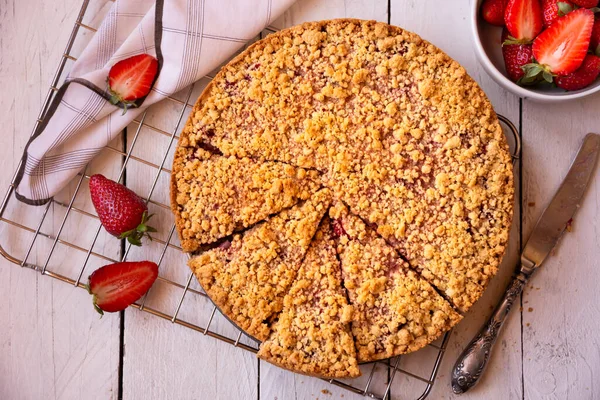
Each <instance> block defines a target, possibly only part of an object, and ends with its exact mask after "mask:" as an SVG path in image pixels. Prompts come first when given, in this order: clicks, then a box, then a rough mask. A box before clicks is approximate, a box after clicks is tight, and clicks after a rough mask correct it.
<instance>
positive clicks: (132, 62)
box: [108, 54, 158, 114]
mask: <svg viewBox="0 0 600 400" xmlns="http://www.w3.org/2000/svg"><path fill="white" fill-rule="evenodd" d="M157 71H158V60H157V59H156V58H154V57H152V56H151V55H149V54H139V55H137V56H133V57H129V58H127V59H125V60H122V61H119V62H118V63H116V64H115V65H113V66H112V68H111V69H110V71H109V73H108V92H109V93H110V95H111V99H110V102H111V103H112V104H115V105H116V104H123V114H125V113H126V112H127V107H137V106H138V103H136V100H138V99H141V98H143V97H145V96H146V95H148V93H150V89H151V88H152V84H153V83H154V78H155V77H156V73H157Z"/></svg>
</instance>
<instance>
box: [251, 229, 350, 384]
mask: <svg viewBox="0 0 600 400" xmlns="http://www.w3.org/2000/svg"><path fill="white" fill-rule="evenodd" d="M351 320H352V306H350V305H349V304H348V301H347V300H346V294H345V291H344V289H343V287H342V283H341V269H340V263H339V261H338V259H337V255H336V250H335V242H334V241H333V237H332V232H331V228H330V221H329V219H327V218H326V219H325V220H323V222H322V223H321V227H320V228H319V230H318V231H317V234H316V236H315V239H314V240H313V242H312V243H311V246H310V248H309V250H308V253H307V254H306V258H305V259H304V262H303V263H302V266H301V267H300V270H299V272H298V277H297V278H296V281H295V282H294V284H293V285H292V287H291V289H290V291H289V293H288V294H287V295H286V296H285V299H284V303H283V311H282V312H281V313H280V314H279V319H278V320H277V322H276V323H275V325H274V328H273V332H272V333H271V336H270V337H269V339H268V340H267V341H265V342H264V343H262V344H261V346H260V349H259V352H258V357H260V358H262V359H263V360H266V361H269V362H270V363H273V364H275V365H278V366H280V367H282V368H286V369H289V370H292V371H295V372H300V373H304V374H307V375H312V376H320V377H323V378H350V377H357V376H360V370H359V369H358V363H357V361H356V350H355V348H354V341H353V339H352V335H351V333H350V322H351Z"/></svg>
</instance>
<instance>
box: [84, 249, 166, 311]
mask: <svg viewBox="0 0 600 400" xmlns="http://www.w3.org/2000/svg"><path fill="white" fill-rule="evenodd" d="M157 277H158V265H156V264H155V263H153V262H150V261H129V262H118V263H114V264H109V265H105V266H104V267H101V268H98V269H97V270H96V271H94V272H93V273H92V274H91V275H90V277H89V279H88V284H87V286H86V288H87V290H88V292H89V293H90V294H91V295H92V296H93V301H94V308H95V309H96V311H98V313H100V315H104V313H105V312H117V311H122V310H124V309H126V308H127V307H128V306H129V305H131V304H133V303H134V302H136V301H137V300H139V299H140V298H141V297H142V296H143V295H144V293H146V292H147V291H148V289H150V287H151V286H152V284H153V283H154V281H155V280H156V278H157Z"/></svg>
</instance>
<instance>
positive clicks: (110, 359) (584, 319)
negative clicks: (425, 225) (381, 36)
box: [0, 0, 600, 400]
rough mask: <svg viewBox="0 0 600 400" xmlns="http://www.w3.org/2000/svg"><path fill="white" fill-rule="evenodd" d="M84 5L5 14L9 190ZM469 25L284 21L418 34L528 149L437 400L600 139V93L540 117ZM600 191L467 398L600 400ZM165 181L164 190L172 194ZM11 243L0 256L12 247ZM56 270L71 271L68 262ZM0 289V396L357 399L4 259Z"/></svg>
mask: <svg viewBox="0 0 600 400" xmlns="http://www.w3.org/2000/svg"><path fill="white" fill-rule="evenodd" d="M79 3H80V0H63V1H61V2H56V1H44V2H40V1H35V0H20V1H19V0H2V1H1V2H0V88H1V89H0V90H1V91H2V94H1V95H0V127H2V132H1V133H0V160H1V165H2V173H1V177H0V189H1V190H2V193H4V190H5V188H6V187H7V186H8V184H9V182H10V179H11V177H12V173H13V171H14V169H15V168H16V165H17V163H18V160H19V158H20V156H21V152H22V150H23V147H24V145H25V143H26V141H27V138H28V136H29V133H30V129H31V127H32V124H33V122H34V120H35V118H37V115H38V112H39V109H40V106H41V104H42V102H43V100H44V96H45V93H46V90H47V87H48V83H49V82H50V79H51V77H52V74H53V72H54V68H55V65H56V62H57V60H58V59H59V58H60V56H61V55H62V50H63V48H64V44H65V43H66V40H67V38H68V35H69V33H70V30H71V27H72V23H73V21H74V20H75V17H76V15H77V12H78V10H79ZM468 13H469V4H468V2H467V1H465V0H445V1H440V0H391V1H389V2H388V0H298V3H297V4H296V5H295V6H294V7H293V8H292V9H291V10H289V11H288V12H287V13H286V14H285V15H284V16H283V18H282V19H281V20H280V21H279V25H281V26H286V25H293V24H297V23H300V22H303V21H307V20H315V19H325V18H335V17H357V18H363V19H376V20H380V21H386V22H390V23H392V24H395V25H399V26H401V27H404V28H406V29H409V30H412V31H414V32H416V33H418V34H420V35H421V36H422V37H424V38H425V39H428V40H430V41H431V42H433V43H434V44H436V45H437V46H439V47H440V48H442V49H443V50H445V51H446V52H447V53H448V54H449V55H450V56H452V57H453V58H455V59H456V60H458V61H459V62H460V63H461V64H462V65H464V66H465V67H466V69H467V70H468V72H469V73H470V74H471V76H473V78H474V79H475V80H477V81H478V82H479V83H480V85H481V86H482V87H483V89H484V90H485V91H486V93H487V94H488V96H489V97H490V99H491V101H492V103H493V104H494V106H495V108H496V110H497V112H499V113H501V114H504V115H505V116H507V117H509V118H510V119H511V120H512V121H514V122H515V124H517V125H518V126H520V129H521V135H522V141H523V152H522V164H521V169H520V170H519V168H518V167H517V169H516V175H517V176H520V177H521V178H520V188H519V187H517V194H518V195H517V208H516V216H515V220H514V227H513V233H512V240H511V246H510V250H509V252H508V254H507V256H506V260H505V263H504V267H503V269H502V270H501V273H500V274H499V276H497V277H496V278H494V280H493V281H492V283H491V286H490V288H489V290H488V291H487V292H486V294H485V296H484V298H483V299H482V300H481V301H479V302H478V303H477V305H476V306H475V307H474V308H473V309H472V310H471V311H470V312H469V314H468V315H467V317H466V318H465V320H464V322H462V323H461V324H460V325H459V326H458V327H457V328H456V329H455V330H454V333H453V334H452V337H451V339H450V342H449V346H448V351H447V353H446V356H445V358H444V361H443V363H442V367H441V370H440V373H439V376H438V380H437V382H436V384H435V386H434V389H433V392H432V393H431V395H430V398H432V399H446V398H454V397H455V396H453V395H452V394H451V390H450V386H449V372H450V368H451V366H452V365H453V363H454V361H455V359H456V356H457V355H458V354H459V353H460V351H461V349H462V348H463V347H464V346H465V345H466V343H467V342H468V341H469V340H470V338H471V337H472V335H473V334H474V333H475V332H476V331H477V330H478V329H479V327H480V325H481V324H482V323H483V321H484V320H485V319H486V318H487V317H488V316H489V314H490V312H491V308H492V305H493V304H495V303H496V301H497V300H498V298H499V296H500V295H501V293H502V292H503V290H504V287H505V285H506V284H507V282H508V279H509V278H510V275H511V273H512V266H513V265H515V263H516V259H517V254H518V249H519V247H520V244H521V241H522V239H526V238H527V236H528V235H529V233H530V232H531V229H532V228H533V225H534V223H535V221H536V219H537V218H538V216H539V215H540V213H541V211H542V209H543V207H544V206H545V204H546V203H547V202H548V201H549V199H550V197H551V196H552V194H553V192H554V191H555V190H556V188H557V187H558V185H559V183H560V181H561V179H562V177H563V176H564V174H565V173H566V171H567V168H568V165H569V162H570V160H571V158H572V157H573V156H574V154H575V151H576V149H577V148H578V146H579V144H580V141H581V139H582V137H583V136H584V135H585V134H586V133H587V132H589V131H594V130H595V131H597V132H598V131H600V126H599V125H600V124H599V123H598V122H599V117H598V115H599V114H598V110H600V96H594V97H591V98H589V99H586V100H582V101H578V102H573V103H571V104H568V105H542V104H536V103H532V102H529V101H522V100H520V99H519V98H517V97H515V96H513V95H511V94H510V93H508V92H506V91H504V90H503V89H502V88H500V87H499V86H498V85H497V84H495V83H494V82H493V81H492V80H491V79H490V78H489V77H488V76H487V75H486V74H485V72H484V70H483V69H482V68H481V67H480V66H479V64H478V62H477V60H476V58H475V54H474V51H473V50H472V44H471V37H470V29H469V26H468V25H469V23H468ZM147 151H151V148H148V149H147ZM107 168H109V167H107ZM113 172H114V171H113ZM599 182H600V174H597V175H596V177H595V178H594V182H593V184H592V186H591V188H590V190H589V192H588V195H587V197H586V201H585V203H584V204H583V206H582V208H581V210H580V211H579V213H578V215H577V217H576V218H575V222H574V224H573V229H572V232H570V233H569V234H567V235H566V237H565V238H564V239H563V240H562V242H561V243H560V245H559V247H558V248H557V249H556V251H555V254H554V256H553V257H550V258H549V259H548V261H547V262H546V264H545V265H544V267H543V269H541V270H540V271H539V272H537V273H536V275H535V277H534V279H533V281H532V284H531V285H530V286H529V287H528V288H527V289H526V291H525V293H524V294H523V296H522V299H521V306H522V307H521V310H518V309H517V310H515V312H513V314H512V315H511V316H510V320H509V321H508V323H507V326H506V329H505V331H504V332H503V334H502V337H501V339H500V341H499V343H498V346H497V351H496V353H495V354H494V356H493V358H492V360H491V364H490V366H489V370H488V372H487V374H486V376H485V379H483V381H482V382H481V384H480V385H479V386H478V387H477V388H476V389H475V390H473V391H472V392H470V393H469V394H467V395H464V396H463V398H465V399H470V398H485V399H521V398H524V399H573V400H580V399H600V383H599V382H600V334H599V333H598V332H599V330H600V311H599V310H600V296H599V295H598V294H597V293H598V289H597V288H598V281H600V261H599V257H598V256H600V219H599V217H598V214H599V213H600V184H599ZM161 185H162V184H159V186H158V189H157V190H163V191H164V190H166V189H165V188H166V186H161ZM50 213H51V214H52V215H51V217H50V220H51V221H53V220H60V215H56V216H55V215H53V214H54V213H58V211H56V210H54V208H52V209H51V210H50ZM0 232H1V233H0V235H1V236H0V238H1V240H2V244H4V243H5V242H6V241H11V240H14V238H13V237H12V236H10V235H9V234H8V233H6V231H0ZM65 234H66V235H67V236H68V235H69V233H68V232H66V233H65ZM15 245H16V246H18V245H19V243H16V244H15ZM97 246H100V247H101V248H102V249H103V250H104V251H105V252H108V253H109V254H110V253H111V252H113V253H114V254H115V257H116V256H118V253H119V251H120V248H119V245H118V244H115V242H114V240H111V239H110V238H107V237H106V236H105V235H100V239H99V242H98V244H97ZM33 256H36V254H34V255H33ZM59 261H61V262H65V263H68V262H69V261H70V259H69V256H68V255H65V256H63V258H62V259H60V260H59ZM182 268H184V267H183V266H182ZM0 293H1V294H2V301H0V321H2V323H1V325H2V328H0V398H2V399H92V398H98V399H117V398H119V397H122V398H124V399H259V400H266V399H279V400H287V399H313V398H320V399H328V398H332V399H334V398H335V399H339V398H342V397H343V398H344V399H359V398H361V397H360V396H358V395H353V394H351V393H349V392H347V391H344V390H342V389H339V388H336V387H334V386H331V385H328V384H327V383H325V382H323V381H321V380H317V379H311V378H307V377H302V376H297V375H294V374H291V373H288V372H285V371H282V370H279V369H277V368H275V367H271V366H269V365H268V364H266V363H264V362H259V361H258V360H256V359H255V358H254V356H253V355H252V354H250V353H248V352H244V351H242V350H240V349H235V348H233V347H232V346H229V345H226V344H223V343H219V342H217V341H216V340H214V339H211V338H209V337H204V336H202V335H200V334H198V333H197V332H193V331H191V330H189V329H185V328H182V327H180V326H175V325H172V324H170V323H169V322H165V321H163V320H160V319H158V318H155V317H151V316H149V315H147V314H143V313H140V312H138V311H137V310H127V311H126V312H125V313H124V317H123V318H121V317H120V316H119V315H118V314H115V315H107V316H106V317H104V318H102V319H98V317H97V315H96V314H95V313H94V312H93V311H92V308H91V306H90V299H89V298H88V295H87V294H86V293H85V292H84V291H83V290H79V289H75V288H73V287H71V286H69V285H65V284H63V283H61V282H57V281H55V280H53V279H50V278H47V277H43V276H41V275H39V274H36V273H34V272H33V271H32V270H29V269H20V268H18V267H16V266H15V265H13V264H11V263H9V262H7V261H5V260H4V259H0ZM393 394H394V398H402V397H401V396H400V395H401V393H393Z"/></svg>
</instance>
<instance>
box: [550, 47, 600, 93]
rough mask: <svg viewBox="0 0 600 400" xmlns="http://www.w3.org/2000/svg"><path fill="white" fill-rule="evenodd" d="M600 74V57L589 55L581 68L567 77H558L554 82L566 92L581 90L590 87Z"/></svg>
mask: <svg viewBox="0 0 600 400" xmlns="http://www.w3.org/2000/svg"><path fill="white" fill-rule="evenodd" d="M599 74H600V57H598V56H595V55H592V54H588V55H587V56H585V59H584V60H583V64H581V67H579V69H578V70H577V71H575V72H572V73H570V74H569V75H565V76H557V77H556V79H555V80H554V82H555V83H556V86H558V87H559V88H563V89H565V90H580V89H584V88H586V87H588V86H590V85H591V84H592V83H594V81H595V80H596V78H597V77H598V75H599Z"/></svg>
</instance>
